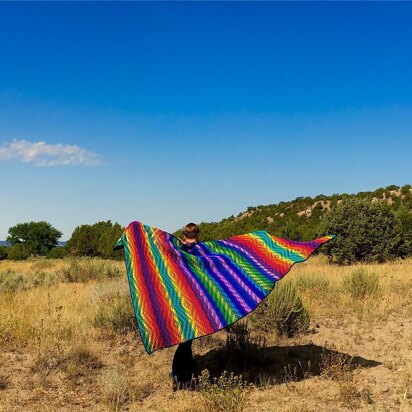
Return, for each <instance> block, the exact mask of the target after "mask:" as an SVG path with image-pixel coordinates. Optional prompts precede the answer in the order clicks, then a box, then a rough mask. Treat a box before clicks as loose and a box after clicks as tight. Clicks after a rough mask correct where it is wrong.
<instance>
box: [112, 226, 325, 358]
mask: <svg viewBox="0 0 412 412" xmlns="http://www.w3.org/2000/svg"><path fill="white" fill-rule="evenodd" d="M331 238H332V236H326V237H323V238H320V239H316V240H313V241H311V242H294V241H291V240H286V239H281V238H279V237H275V236H271V235H269V234H268V233H267V232H266V231H263V230H259V231H256V232H251V233H248V234H245V235H240V236H234V237H231V238H229V239H224V240H216V241H209V242H203V243H197V244H196V245H195V246H194V247H193V248H192V250H191V252H190V253H186V252H185V251H184V250H183V249H182V242H181V241H180V240H179V239H178V238H177V237H175V236H173V235H171V234H170V233H167V232H164V231H162V230H160V229H157V228H155V227H151V226H147V225H144V224H142V223H140V222H132V223H130V224H129V226H127V228H126V229H125V230H124V232H123V234H122V236H121V238H120V239H119V241H118V243H117V244H116V248H121V247H123V249H124V257H125V261H126V269H127V275H128V280H129V286H130V294H131V297H132V302H133V307H134V311H135V314H136V320H137V325H138V328H139V331H140V334H141V337H142V341H143V344H144V346H145V348H146V351H147V352H148V353H152V352H154V351H155V350H157V349H161V348H165V347H168V346H172V345H176V344H178V343H182V342H185V341H187V340H189V339H193V338H197V337H200V336H205V335H209V334H210V333H213V332H216V331H218V330H220V329H222V328H225V327H226V326H229V325H230V324H232V323H234V322H236V321H237V320H239V319H241V318H243V317H244V316H245V315H247V314H248V313H250V312H252V311H253V310H254V309H255V308H256V307H257V306H258V305H259V303H260V302H262V300H263V299H264V298H265V297H266V296H267V295H268V294H269V293H270V292H271V290H272V289H273V287H274V285H275V283H276V282H277V281H278V280H280V279H282V278H283V276H285V275H286V273H287V272H288V271H289V270H290V268H291V267H292V266H293V264H295V263H297V262H303V261H304V260H306V259H307V258H308V257H309V255H310V254H311V253H312V252H313V251H314V250H315V249H316V248H317V247H318V246H320V245H321V244H322V243H325V242H327V241H328V240H330V239H331Z"/></svg>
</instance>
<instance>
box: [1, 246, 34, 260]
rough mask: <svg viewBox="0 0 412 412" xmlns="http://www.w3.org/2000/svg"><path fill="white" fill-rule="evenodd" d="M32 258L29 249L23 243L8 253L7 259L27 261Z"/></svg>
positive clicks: (13, 247) (12, 247)
mask: <svg viewBox="0 0 412 412" xmlns="http://www.w3.org/2000/svg"><path fill="white" fill-rule="evenodd" d="M29 256H30V251H29V249H28V248H27V247H26V246H25V245H24V244H23V243H16V244H15V245H13V246H11V247H10V249H9V251H8V256H7V259H11V260H26V259H27V258H28V257H29Z"/></svg>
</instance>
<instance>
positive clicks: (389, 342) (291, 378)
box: [0, 256, 412, 412]
mask: <svg viewBox="0 0 412 412" xmlns="http://www.w3.org/2000/svg"><path fill="white" fill-rule="evenodd" d="M69 264H70V262H69V261H68V260H65V259H63V260H34V259H32V260H28V261H26V262H11V261H0V273H5V272H6V271H7V270H11V271H13V273H15V274H17V275H16V276H15V277H14V278H13V279H11V278H10V279H6V280H4V279H3V282H6V283H7V282H9V283H10V284H12V286H11V287H7V288H5V289H4V290H2V291H0V411H2V410H6V411H7V410H48V411H54V410H56V411H57V410H64V411H71V410H73V411H74V410H79V409H83V410H89V411H95V410H96V411H100V410H107V408H109V409H111V410H124V409H128V410H131V411H170V410H173V411H174V412H183V411H185V412H188V411H195V410H196V411H201V410H205V403H204V399H205V398H204V396H202V394H201V393H199V392H197V391H194V392H190V391H178V392H176V393H174V392H173V391H172V383H171V381H170V380H169V378H168V374H169V372H170V367H171V360H172V357H173V353H174V348H170V349H165V350H162V351H159V352H156V353H155V354H153V355H151V356H148V355H147V354H146V353H145V352H144V349H143V347H142V345H141V342H140V338H139V336H138V334H137V335H136V334H135V333H134V323H133V313H132V312H131V306H130V302H129V297H128V287H127V283H126V276H125V271H124V267H123V263H122V262H110V265H113V267H116V268H117V270H119V271H120V274H121V276H120V277H114V278H110V277H109V278H107V277H106V276H104V277H103V279H102V278H101V277H100V276H99V275H97V276H94V275H93V276H92V279H90V278H89V277H88V278H84V279H77V280H84V282H75V283H66V282H63V281H62V280H64V279H62V277H61V276H58V275H56V273H62V271H64V270H68V269H67V268H68V265H69ZM358 269H362V270H364V271H366V272H367V273H374V274H376V278H377V279H378V283H379V293H366V294H364V295H363V297H362V298H359V297H358V296H356V294H353V293H349V289H348V286H345V279H348V278H349V277H350V276H353V273H354V271H356V270H358ZM96 277H97V278H98V279H94V278H96ZM288 279H289V280H291V281H293V282H294V283H295V285H296V286H297V289H298V291H299V296H300V297H301V299H302V302H303V305H304V306H305V307H306V308H307V309H308V312H309V314H310V318H311V323H310V329H311V330H312V331H313V333H310V334H308V335H298V336H296V337H293V338H288V337H285V336H279V335H276V334H275V333H273V331H272V332H270V333H267V334H266V335H264V336H262V337H259V335H260V334H261V330H258V329H253V328H252V337H251V336H249V335H248V336H243V335H242V336H241V334H240V335H239V334H238V335H236V336H237V337H236V339H237V340H236V341H233V339H232V341H230V342H231V344H229V345H226V343H225V341H226V339H227V334H226V332H224V331H223V332H220V333H218V334H215V335H213V336H211V337H208V338H205V339H200V340H196V341H195V342H194V352H195V353H197V354H199V355H200V356H209V358H210V362H211V366H213V365H212V363H213V362H217V360H218V359H219V358H214V357H213V356H214V355H213V354H214V351H217V350H218V349H219V350H220V351H221V352H219V353H226V352H224V350H225V346H227V347H226V349H227V348H229V349H230V347H235V346H236V347H238V346H239V347H240V346H241V345H242V344H244V342H243V340H242V339H243V338H245V339H244V340H245V342H249V341H252V340H253V339H258V340H259V342H258V343H256V342H254V346H253V351H254V352H256V353H257V354H258V355H257V356H258V357H259V359H260V360H261V361H262V362H263V365H265V362H266V361H267V363H268V369H267V370H266V369H263V370H259V371H258V375H257V381H258V386H259V388H256V389H255V390H253V391H252V392H250V393H249V392H247V397H246V398H247V400H245V402H243V405H247V407H246V409H245V410H248V411H251V412H257V411H259V412H265V411H273V410H280V411H318V410H324V411H334V410H338V409H339V410H353V409H357V410H365V411H366V410H388V411H391V410H394V411H395V410H401V411H408V410H411V409H412V363H411V358H410V353H411V351H412V343H411V342H412V326H411V322H410V319H411V316H412V302H411V300H410V296H411V290H412V260H411V259H409V260H405V261H397V262H392V263H387V264H383V265H377V264H370V265H359V266H349V267H339V266H331V265H328V263H327V261H326V259H324V258H323V257H322V256H315V257H313V258H311V259H310V260H309V261H308V262H305V263H302V264H300V265H296V267H294V268H293V270H292V271H291V273H290V274H288ZM355 281H356V280H355ZM350 287H351V286H349V288H350ZM355 288H356V286H355ZM249 325H253V323H250V324H249ZM108 331H109V333H108ZM232 338H233V336H232ZM229 340H230V339H229ZM325 341H327V342H331V343H333V344H334V345H335V348H334V349H336V350H332V351H326V350H325V352H324V355H323V356H322V353H321V352H322V351H321V348H322V347H324V345H325ZM255 343H256V344H255ZM246 346H247V345H246ZM255 347H256V348H255ZM288 347H290V351H289V352H288V351H286V350H285V349H284V348H288ZM277 348H280V349H277ZM282 348H283V349H282ZM319 348H320V349H319ZM281 349H282V350H281ZM329 349H330V348H329ZM222 350H223V352H222ZM272 353H274V354H275V355H276V356H282V357H283V358H282V359H283V361H284V362H283V363H282V366H281V369H282V370H279V371H277V372H278V375H274V373H273V370H272V369H270V368H269V364H270V362H272V363H271V365H272V366H271V368H273V367H275V368H276V362H275V363H273V360H271V356H272ZM275 355H274V356H275ZM306 355H307V356H306ZM227 356H228V357H229V355H227ZM305 356H306V357H305ZM357 356H358V357H361V358H362V359H363V363H362V362H359V363H358V364H356V365H357V366H356V365H355V364H351V363H350V360H353V362H355V361H356V357H357ZM285 357H286V358H285ZM209 358H208V359H209ZM300 358H302V360H301V359H300ZM214 359H215V360H214ZM308 359H309V361H308ZM370 360H373V361H376V362H375V365H374V366H371V365H369V366H368V365H367V363H368V362H369V361H370ZM305 362H306V363H305ZM365 362H366V363H365ZM377 362H380V363H381V364H380V365H379V364H378V363H377ZM252 363H253V362H252ZM355 363H356V362H355ZM283 365H286V366H283ZM365 365H366V366H365ZM214 366H216V367H218V365H214ZM246 366H247V367H250V368H253V365H246ZM302 370H304V373H302ZM319 374H320V375H321V376H319ZM278 376H280V377H281V379H279V378H278ZM226 378H228V376H226ZM259 379H260V383H259ZM227 388H228V390H227V391H226V392H225V390H223V391H222V390H221V389H219V390H221V391H222V398H223V399H226V398H225V397H227V399H231V395H230V391H231V390H232V389H233V388H232V389H230V388H231V386H230V385H229V384H228V386H227ZM215 389H216V388H215ZM206 392H207V391H206ZM206 392H204V393H203V395H204V394H205V393H206ZM232 393H233V391H232ZM242 393H243V392H242ZM225 402H226V401H225ZM228 402H229V401H228ZM230 402H231V401H230ZM230 402H229V403H230Z"/></svg>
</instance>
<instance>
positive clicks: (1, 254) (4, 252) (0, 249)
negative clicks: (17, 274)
mask: <svg viewBox="0 0 412 412" xmlns="http://www.w3.org/2000/svg"><path fill="white" fill-rule="evenodd" d="M9 250H10V246H0V260H4V259H7V256H8V254H9Z"/></svg>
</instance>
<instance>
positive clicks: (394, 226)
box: [319, 199, 405, 264]
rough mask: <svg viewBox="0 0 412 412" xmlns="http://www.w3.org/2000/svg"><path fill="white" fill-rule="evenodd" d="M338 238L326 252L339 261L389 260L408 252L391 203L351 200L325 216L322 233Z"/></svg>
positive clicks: (320, 231)
mask: <svg viewBox="0 0 412 412" xmlns="http://www.w3.org/2000/svg"><path fill="white" fill-rule="evenodd" d="M325 233H331V234H335V235H336V239H334V240H333V241H332V242H329V243H327V244H326V245H324V246H323V251H324V252H325V253H326V255H327V256H328V257H329V259H331V260H332V261H334V262H336V263H338V264H351V263H355V262H372V261H376V262H385V261H387V260H390V259H394V258H396V257H403V256H404V255H405V247H404V235H403V233H402V227H401V225H400V223H399V222H398V220H397V219H396V217H395V215H394V214H393V212H392V211H391V209H390V208H389V206H388V205H387V204H384V203H372V202H369V201H366V200H356V199H349V200H345V201H343V202H342V203H340V204H339V205H337V206H335V207H334V208H333V209H331V210H330V211H329V212H328V213H326V214H325V216H324V217H323V219H322V221H321V224H320V227H319V234H322V235H324V234H325Z"/></svg>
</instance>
